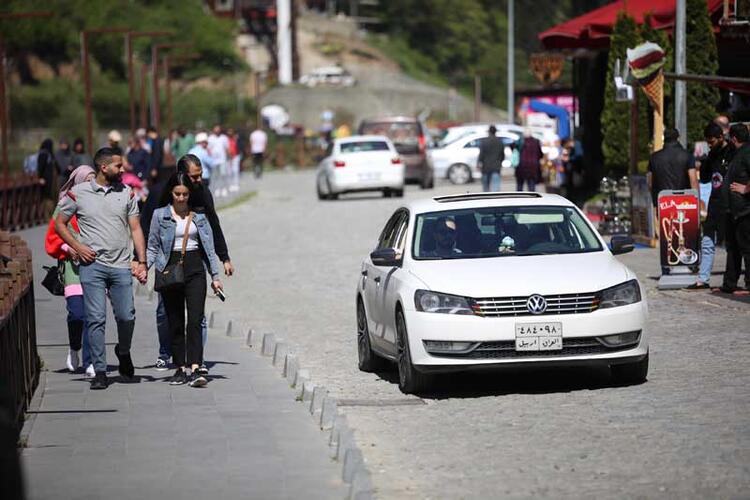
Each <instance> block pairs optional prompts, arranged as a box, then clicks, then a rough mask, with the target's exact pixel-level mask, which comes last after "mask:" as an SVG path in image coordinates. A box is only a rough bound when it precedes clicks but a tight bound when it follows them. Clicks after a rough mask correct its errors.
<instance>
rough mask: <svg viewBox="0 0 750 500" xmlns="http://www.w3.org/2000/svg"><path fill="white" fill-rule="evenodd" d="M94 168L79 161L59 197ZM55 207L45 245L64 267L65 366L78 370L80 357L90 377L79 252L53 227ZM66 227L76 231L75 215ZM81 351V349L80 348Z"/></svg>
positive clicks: (89, 176) (85, 179) (88, 176)
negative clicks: (79, 275) (66, 311)
mask: <svg viewBox="0 0 750 500" xmlns="http://www.w3.org/2000/svg"><path fill="white" fill-rule="evenodd" d="M95 175H96V172H94V169H93V168H91V167H90V166H88V165H81V166H80V167H78V168H76V169H75V170H73V171H72V172H71V173H70V178H68V181H67V182H66V183H65V184H64V185H63V187H62V188H61V189H60V194H59V199H60V200H61V199H63V198H64V197H65V196H67V194H68V191H70V189H71V188H72V187H73V186H75V185H76V184H80V183H82V182H91V179H93V178H94V176H95ZM57 211H58V209H55V212H54V213H53V214H52V219H51V220H50V223H49V227H48V228H47V237H46V238H45V241H44V249H45V250H46V251H47V254H49V256H50V257H53V258H55V259H57V260H58V263H60V264H61V265H62V268H63V285H64V287H65V303H66V306H67V309H68V345H69V349H68V357H67V359H66V361H65V365H66V366H67V368H68V370H70V371H71V372H75V371H76V370H78V368H79V366H81V365H80V362H81V355H82V357H83V366H85V367H86V371H85V376H86V377H87V378H92V377H94V375H95V372H94V365H92V364H91V357H90V352H89V342H88V333H87V332H86V326H85V323H84V318H85V315H84V309H83V288H82V287H81V280H80V278H79V277H78V254H77V253H76V251H75V250H74V249H72V248H70V247H69V246H68V245H67V244H66V243H65V242H64V241H63V240H62V238H60V236H59V235H58V234H57V232H56V231H55V218H56V217H57ZM68 228H69V229H70V230H71V232H72V233H73V234H74V235H75V236H78V235H79V229H78V220H77V219H76V216H75V215H74V216H73V217H72V218H71V219H70V223H69V224H68ZM81 351H83V352H81Z"/></svg>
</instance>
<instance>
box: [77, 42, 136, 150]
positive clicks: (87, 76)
mask: <svg viewBox="0 0 750 500" xmlns="http://www.w3.org/2000/svg"><path fill="white" fill-rule="evenodd" d="M128 31H130V30H129V29H128V28H91V29H87V30H83V31H81V62H82V64H83V87H84V99H85V106H86V142H87V143H88V147H89V151H90V152H92V153H93V152H94V117H93V114H92V110H91V67H90V66H89V35H92V34H94V33H127V32H128Z"/></svg>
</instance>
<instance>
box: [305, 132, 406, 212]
mask: <svg viewBox="0 0 750 500" xmlns="http://www.w3.org/2000/svg"><path fill="white" fill-rule="evenodd" d="M316 190H317V193H318V199H320V200H323V199H329V200H333V199H336V198H338V196H339V195H340V194H343V193H354V192H362V191H382V192H383V195H384V196H385V197H390V196H397V197H400V196H403V195H404V163H403V161H402V160H401V157H400V156H399V154H398V151H396V147H395V146H394V145H393V143H392V142H391V141H390V139H388V137H386V136H383V135H354V136H351V137H346V138H342V139H336V140H335V141H333V143H331V146H329V148H328V151H327V152H326V156H325V157H324V158H323V160H321V162H320V164H319V165H318V172H317V175H316Z"/></svg>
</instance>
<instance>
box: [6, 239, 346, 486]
mask: <svg viewBox="0 0 750 500" xmlns="http://www.w3.org/2000/svg"><path fill="white" fill-rule="evenodd" d="M20 234H21V236H22V237H23V238H25V239H26V241H27V242H28V243H29V246H30V247H31V248H32V249H33V252H34V272H35V279H36V283H37V285H36V286H35V293H36V299H37V300H36V307H37V309H36V313H37V336H38V344H39V353H40V355H41V357H42V359H43V360H44V370H45V372H44V373H43V375H42V379H41V382H40V386H39V388H38V389H37V396H39V395H41V400H40V406H39V407H38V408H37V409H36V410H37V412H36V413H35V414H32V415H30V416H29V417H30V418H29V419H28V420H27V423H26V426H25V428H24V434H26V435H27V436H28V438H27V443H26V448H25V449H24V450H23V453H22V461H23V466H24V474H25V482H26V487H27V493H28V498H31V499H47V498H54V499H58V498H74V499H79V500H80V499H100V498H108V499H110V500H115V499H121V498H144V499H145V498H165V499H171V498H175V499H178V498H188V497H190V498H210V499H211V500H214V499H219V498H227V499H230V498H264V499H266V498H267V499H275V498H290V499H291V498H306V499H307V498H320V499H332V498H333V499H335V498H344V497H345V496H346V493H347V488H345V486H344V485H343V483H342V482H341V481H340V473H341V469H340V465H339V466H336V464H334V463H333V462H332V461H331V460H330V458H329V452H328V447H327V444H326V440H325V437H324V434H323V433H321V432H320V431H319V430H318V429H317V428H316V427H315V425H314V424H313V421H312V419H311V418H310V416H309V415H308V414H307V413H306V412H305V411H304V409H303V408H302V407H301V406H300V405H296V404H295V402H294V399H293V396H292V393H291V392H290V391H289V389H288V387H286V385H285V382H284V381H283V380H282V379H281V377H280V376H279V374H278V373H277V370H275V369H273V368H271V366H270V364H269V363H267V361H265V360H262V358H260V357H259V356H258V354H256V353H254V352H251V351H250V350H249V349H247V348H246V347H244V346H243V342H241V341H240V340H239V339H237V338H227V337H225V336H224V335H223V332H211V334H210V336H209V341H208V345H207V349H206V360H207V362H208V364H209V366H210V365H211V364H212V363H213V367H212V369H211V375H210V378H211V380H210V383H209V384H208V386H207V387H206V388H203V389H194V388H190V387H187V386H177V387H172V386H169V385H168V384H167V382H166V380H167V378H168V377H170V376H171V375H172V372H171V371H169V372H158V371H156V370H154V369H153V362H154V360H155V355H156V331H155V320H154V310H155V305H156V304H155V301H152V302H150V301H148V300H147V298H145V297H143V296H136V316H137V320H136V329H135V335H134V339H133V351H132V354H133V361H134V363H135V365H136V374H137V375H138V376H139V377H140V382H139V383H136V384H122V383H114V384H112V385H111V386H110V387H109V389H107V390H106V391H90V390H89V388H88V385H89V384H88V382H86V381H84V380H83V376H82V375H79V374H70V373H67V370H65V369H64V366H65V356H66V353H67V326H66V323H65V315H66V313H65V305H64V300H63V299H62V298H61V297H52V296H51V295H50V294H49V293H48V292H47V291H46V290H45V289H44V288H43V287H42V286H41V285H39V284H38V283H39V281H40V279H41V277H42V276H43V275H42V270H41V266H42V265H44V264H49V263H50V261H51V259H50V258H49V257H47V256H46V255H44V252H43V236H44V228H37V229H33V230H27V231H23V232H21V233H20ZM209 303H210V304H211V306H212V307H214V308H218V306H217V304H218V301H214V300H211V301H210V302H209ZM107 327H108V330H107V342H108V347H107V360H108V362H109V364H110V370H111V371H110V378H111V379H112V378H115V377H117V371H116V367H115V366H112V365H116V363H117V360H116V357H115V356H114V353H113V346H114V343H115V342H116V338H117V337H116V333H115V331H114V321H113V319H112V317H111V313H110V317H109V321H108V325H107ZM112 370H114V372H112ZM37 402H39V400H38V399H37Z"/></svg>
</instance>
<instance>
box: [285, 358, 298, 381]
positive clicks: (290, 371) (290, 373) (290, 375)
mask: <svg viewBox="0 0 750 500" xmlns="http://www.w3.org/2000/svg"><path fill="white" fill-rule="evenodd" d="M297 370H299V361H298V360H297V356H295V355H294V354H287V355H286V358H284V372H283V375H284V378H286V379H287V380H289V381H290V382H291V381H293V380H294V377H296V376H297Z"/></svg>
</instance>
